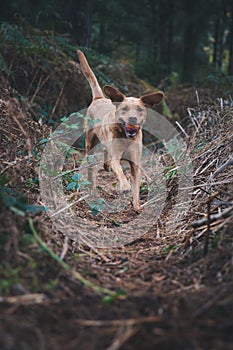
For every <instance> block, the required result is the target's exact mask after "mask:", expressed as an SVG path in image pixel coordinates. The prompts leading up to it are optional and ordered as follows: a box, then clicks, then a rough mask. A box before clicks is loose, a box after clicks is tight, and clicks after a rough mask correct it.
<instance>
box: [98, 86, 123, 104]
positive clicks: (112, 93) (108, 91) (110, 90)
mask: <svg viewBox="0 0 233 350" xmlns="http://www.w3.org/2000/svg"><path fill="white" fill-rule="evenodd" d="M103 90H104V93H105V95H107V96H108V97H109V98H110V99H111V100H112V102H122V101H123V100H124V99H125V95H124V94H122V92H120V91H119V90H117V89H116V88H114V87H113V86H110V85H105V86H104V88H103Z"/></svg>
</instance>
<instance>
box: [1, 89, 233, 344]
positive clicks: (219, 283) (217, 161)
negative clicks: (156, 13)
mask: <svg viewBox="0 0 233 350" xmlns="http://www.w3.org/2000/svg"><path fill="white" fill-rule="evenodd" d="M61 105H62V106H63V107H62V113H63V108H65V107H64V104H62V102H61ZM187 107H188V106H187ZM30 108H31V106H30V104H28V103H27V102H25V101H20V102H19V99H16V92H15V91H12V90H11V89H10V88H9V86H7V84H5V86H4V87H2V88H1V90H0V125H1V145H0V148H1V162H0V176H1V177H0V179H1V185H2V186H3V187H4V189H3V190H2V193H1V194H2V198H1V214H0V220H1V228H0V263H1V265H0V267H1V269H0V291H1V296H0V310H1V312H0V334H1V336H0V349H1V350H14V349H15V350H16V349H17V350H25V349H26V350H27V349H29V350H31V349H39V350H47V349H48V350H52V349H54V350H55V349H56V350H60V349H67V350H73V349H75V350H76V349H87V350H92V349H93V350H94V349H95V350H99V349H106V350H107V349H108V350H116V349H122V350H130V349H132V350H133V349H151V350H152V349H155V348H158V349H161V350H163V349H167V350H168V349H169V350H170V349H179V350H180V349H185V350H189V349H194V350H200V349H206V350H207V349H208V350H209V349H211V350H222V349H225V350H227V349H229V350H230V349H232V344H233V294H232V290H233V280H232V269H233V255H232V253H233V249H232V248H233V239H232V224H233V221H232V220H233V218H232V200H233V198H232V190H233V185H232V184H233V181H232V165H231V164H230V163H229V164H228V165H226V166H225V168H224V167H223V168H221V166H222V165H223V164H225V163H226V162H227V160H228V159H229V157H230V155H231V154H232V151H233V150H232V147H233V146H232V117H233V114H232V113H233V111H232V107H230V105H229V104H227V103H225V102H224V106H220V104H219V103H218V102H216V101H214V102H212V103H208V106H207V105H206V104H205V105H198V106H196V108H195V109H194V110H193V112H192V113H193V115H192V116H193V121H194V124H195V123H196V126H194V124H192V123H191V122H190V123H189V125H188V127H187V132H188V133H189V135H190V139H189V144H190V150H191V158H192V163H193V167H194V190H193V196H192V203H191V206H190V208H189V209H188V210H187V212H186V214H185V217H184V219H183V221H182V222H181V223H180V224H179V226H178V227H176V229H175V230H173V231H171V230H170V231H169V230H166V227H168V223H169V218H170V216H169V215H170V212H171V209H172V206H173V205H174V202H175V198H176V193H177V191H176V187H177V182H176V178H171V179H170V178H169V177H168V179H167V200H166V205H165V207H164V209H163V211H162V212H161V215H160V217H159V220H157V221H156V222H155V223H154V226H153V227H151V229H150V230H149V231H148V232H145V234H144V235H142V237H141V238H139V239H138V240H136V241H135V242H133V243H131V244H129V245H125V246H123V247H118V248H112V249H98V248H95V247H91V246H88V245H85V244H81V243H78V242H76V243H75V242H74V241H72V240H71V239H67V237H66V235H65V232H62V233H61V232H59V231H57V230H56V228H55V227H54V225H53V223H52V221H51V220H50V218H49V217H48V216H47V215H46V213H44V212H43V211H42V212H37V211H36V212H34V211H35V210H34V209H35V205H41V204H43V203H41V199H40V193H39V185H38V167H39V161H40V155H41V153H42V151H43V144H40V141H41V140H43V139H46V138H47V137H48V135H49V133H50V131H51V127H48V126H47V125H46V124H43V125H41V123H40V121H37V120H36V118H34V115H33V113H32V112H31V110H30ZM162 157H164V158H165V156H164V155H163V156H162ZM161 161H163V159H161ZM166 165H167V166H168V165H170V164H169V162H168V163H166ZM216 171H217V172H216ZM101 174H102V173H101ZM102 175H103V174H102ZM101 179H102V181H103V183H102V184H101V183H100V185H102V186H104V184H105V185H106V188H105V190H106V193H105V196H106V197H105V198H108V199H109V200H110V199H111V196H112V198H114V196H116V193H114V187H113V188H112V185H114V181H115V179H114V178H112V177H111V175H103V176H101ZM101 179H100V180H101ZM107 179H108V180H107ZM106 181H107V182H108V183H107V184H106ZM108 186H109V187H108ZM6 187H7V189H8V190H9V189H10V190H12V191H13V192H6V191H5V189H6ZM111 188H112V189H111ZM18 193H21V194H22V195H23V196H24V198H26V202H25V200H23V199H22V200H21V197H19V196H18ZM141 195H142V198H141V202H142V203H143V202H145V200H146V199H145V198H144V197H143V196H144V194H143V192H142V194H141ZM210 198H212V199H211V201H210ZM208 201H210V202H211V204H210V214H211V215H217V216H216V218H213V220H212V221H211V220H210V219H209V221H208V220H207V219H206V218H207V214H208V211H207V203H208ZM25 203H26V204H27V205H28V204H29V207H26V206H25V205H26V204H25ZM76 209H77V208H76ZM78 210H79V215H80V216H81V217H82V218H83V219H84V220H86V221H87V223H88V222H91V220H92V221H99V223H100V224H102V225H107V226H111V227H113V228H114V224H115V221H118V222H119V221H120V222H123V221H124V222H126V221H127V220H128V222H129V227H130V225H131V222H133V220H134V218H135V217H136V216H137V214H135V212H134V211H133V210H132V207H131V206H130V204H129V206H128V208H127V210H125V211H123V212H122V213H120V214H119V213H118V214H117V216H116V215H115V216H114V214H109V215H108V219H109V218H110V221H109V220H107V221H106V216H103V215H102V214H101V212H100V213H98V215H97V216H93V214H92V213H91V211H90V209H89V208H88V206H87V205H86V204H85V203H81V204H80V205H79V206H78ZM230 210H231V212H230ZM203 218H204V219H206V221H204V222H202V221H201V220H202V219H203ZM32 223H33V224H32ZM208 225H209V226H210V227H209V228H208ZM38 237H39V238H38ZM207 238H208V242H207ZM207 248H208V252H207ZM204 253H205V254H204ZM58 257H61V258H62V259H60V260H59V258H58ZM63 262H65V264H64V263H63ZM67 266H69V268H67ZM77 272H78V273H79V274H80V275H81V276H82V277H84V280H82V278H80V275H77ZM87 281H88V282H87ZM88 283H89V284H88ZM98 287H100V288H99V289H98ZM114 293H115V294H114Z"/></svg>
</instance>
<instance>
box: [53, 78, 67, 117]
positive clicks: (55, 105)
mask: <svg viewBox="0 0 233 350" xmlns="http://www.w3.org/2000/svg"><path fill="white" fill-rule="evenodd" d="M65 83H66V80H65V81H64V82H63V84H62V87H61V90H60V92H59V95H58V97H57V100H56V102H55V104H54V106H53V109H52V111H51V113H50V116H49V117H50V119H52V118H53V115H54V113H55V111H56V108H57V105H58V103H59V101H60V98H61V96H62V94H63V91H64V87H65Z"/></svg>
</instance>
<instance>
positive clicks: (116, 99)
mask: <svg viewBox="0 0 233 350" xmlns="http://www.w3.org/2000/svg"><path fill="white" fill-rule="evenodd" d="M77 54H78V58H79V63H80V67H81V70H82V73H83V74H84V76H85V77H86V79H87V80H88V82H89V85H90V87H91V91H92V102H91V104H90V106H89V107H88V110H87V116H88V117H90V118H91V119H92V121H93V123H87V125H86V131H85V133H86V153H87V154H89V152H91V150H92V149H93V148H94V147H95V146H96V145H97V144H98V143H99V142H101V143H102V144H103V146H104V148H105V151H104V168H105V170H107V171H108V170H109V169H110V167H111V168H112V170H113V172H114V173H115V174H116V176H117V178H118V180H119V185H120V191H121V192H123V193H124V192H128V191H129V190H130V189H131V186H132V197H133V207H134V209H135V211H137V212H139V211H140V204H139V191H140V181H141V168H140V162H141V156H142V126H143V124H144V122H145V120H146V115H147V107H150V108H152V107H153V106H154V105H156V104H159V103H160V102H161V101H162V99H163V97H164V94H163V93H162V92H155V93H151V94H147V95H143V96H141V97H140V98H136V97H126V96H125V95H124V94H123V93H122V92H120V91H119V90H117V89H116V88H114V87H112V86H109V85H106V86H104V87H103V91H104V93H103V91H102V90H101V88H100V85H99V83H98V81H97V78H96V76H95V74H94V73H93V71H92V70H91V68H90V66H89V64H88V62H87V59H86V57H85V55H84V54H83V52H82V51H80V50H78V51H77ZM104 94H105V95H106V96H107V97H109V98H106V97H105V96H104ZM93 124H94V125H93ZM121 159H124V160H127V161H128V162H129V164H130V171H131V186H130V183H129V182H128V180H127V178H126V176H125V174H124V173H123V170H122V167H121V165H120V161H121ZM88 181H89V182H90V183H91V184H92V188H93V189H94V188H95V186H96V181H95V176H94V173H93V168H92V167H90V168H89V169H88Z"/></svg>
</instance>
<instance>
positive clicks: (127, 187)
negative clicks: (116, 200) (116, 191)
mask: <svg viewBox="0 0 233 350" xmlns="http://www.w3.org/2000/svg"><path fill="white" fill-rule="evenodd" d="M130 190H131V186H130V183H129V182H128V181H127V180H126V181H124V182H122V183H121V184H120V193H122V194H127V193H129V191H130Z"/></svg>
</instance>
